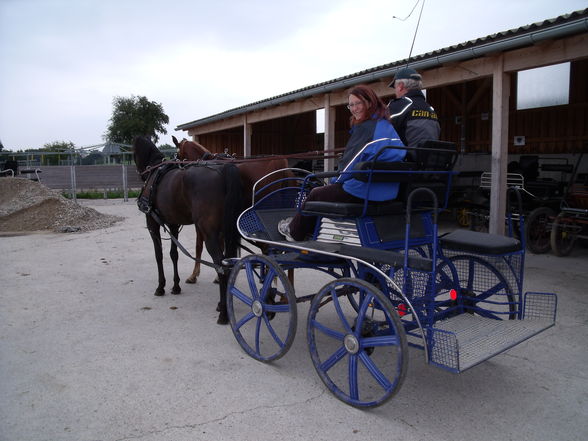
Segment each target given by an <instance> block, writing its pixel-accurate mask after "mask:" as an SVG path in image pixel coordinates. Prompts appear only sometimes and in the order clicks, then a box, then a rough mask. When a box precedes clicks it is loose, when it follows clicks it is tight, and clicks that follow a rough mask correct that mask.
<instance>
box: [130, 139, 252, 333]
mask: <svg viewBox="0 0 588 441" xmlns="http://www.w3.org/2000/svg"><path fill="white" fill-rule="evenodd" d="M133 156H134V161H135V165H136V167H137V171H138V172H139V174H140V175H141V178H142V180H143V181H144V185H143V189H142V190H141V194H140V196H139V198H138V199H137V203H138V204H139V208H140V209H141V211H143V212H145V213H146V219H147V229H148V230H149V234H150V235H151V239H152V241H153V246H154V249H155V260H156V262H157V270H158V286H157V289H156V290H155V295H156V296H162V295H164V294H165V282H166V280H165V275H164V271H163V252H162V246H161V235H160V227H161V226H164V229H165V228H168V229H169V233H170V236H171V238H172V243H171V250H170V257H171V260H172V262H173V268H174V278H173V282H174V284H173V287H172V290H171V292H172V294H180V293H181V288H180V285H179V281H180V278H179V275H178V267H177V263H178V250H177V247H178V243H177V238H178V235H179V230H180V226H181V225H192V224H194V225H195V226H196V231H197V232H198V233H199V236H198V237H200V238H201V240H204V243H205V244H206V249H207V251H208V252H209V254H210V256H211V258H212V261H213V266H214V267H215V269H216V271H217V274H218V277H219V283H220V287H219V288H220V300H219V304H218V308H217V310H218V311H219V316H218V320H217V323H219V324H227V323H228V315H227V308H226V285H227V276H228V275H227V273H226V271H225V270H224V268H223V266H222V260H223V259H224V258H225V257H236V256H237V250H238V246H239V240H240V235H239V232H238V230H237V217H238V216H239V214H240V212H241V199H242V194H241V180H240V177H239V173H238V170H237V168H236V167H235V165H234V164H231V163H226V164H205V163H201V164H198V163H195V164H188V165H186V164H180V163H178V162H171V161H164V155H163V154H162V153H161V152H160V151H159V150H158V149H157V147H156V146H155V144H153V142H152V141H151V140H150V139H149V138H147V137H136V138H135V139H134V141H133ZM223 241H224V244H223Z"/></svg>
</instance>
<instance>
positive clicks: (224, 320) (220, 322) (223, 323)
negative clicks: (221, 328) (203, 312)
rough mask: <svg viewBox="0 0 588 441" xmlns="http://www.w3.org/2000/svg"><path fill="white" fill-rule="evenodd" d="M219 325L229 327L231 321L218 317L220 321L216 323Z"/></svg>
mask: <svg viewBox="0 0 588 441" xmlns="http://www.w3.org/2000/svg"><path fill="white" fill-rule="evenodd" d="M216 324H217V325H228V324H229V319H228V318H226V317H222V316H221V315H219V316H218V320H217V321H216Z"/></svg>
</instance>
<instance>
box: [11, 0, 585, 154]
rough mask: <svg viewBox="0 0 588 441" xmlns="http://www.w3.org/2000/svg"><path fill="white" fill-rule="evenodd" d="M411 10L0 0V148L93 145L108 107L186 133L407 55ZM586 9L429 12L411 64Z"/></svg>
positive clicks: (429, 7) (337, 0)
mask: <svg viewBox="0 0 588 441" xmlns="http://www.w3.org/2000/svg"><path fill="white" fill-rule="evenodd" d="M415 3H416V0H403V1H400V0H361V1H357V0H350V1H348V0H294V1H292V0H290V1H280V0H247V1H244V0H234V1H228V0H216V1H215V0H213V1H211V0H206V1H201V0H0V140H1V141H2V143H3V144H4V148H5V149H7V150H17V149H26V148H40V147H43V145H44V144H47V143H51V142H55V141H71V142H73V143H74V144H75V146H76V147H86V146H90V145H95V144H100V143H102V142H104V141H103V135H104V133H105V132H106V128H107V126H108V124H109V119H110V117H111V115H112V101H113V98H114V97H116V96H121V97H130V96H131V95H138V96H146V97H147V98H148V99H149V100H151V101H155V102H158V103H160V104H161V105H162V106H163V108H164V111H165V113H166V114H167V115H168V116H169V118H170V124H169V125H168V127H167V129H168V133H167V135H163V136H161V137H160V141H159V142H160V144H161V143H169V144H172V142H171V135H173V134H175V135H176V136H179V137H183V136H185V135H186V133H185V132H179V133H178V132H175V131H174V128H175V127H176V126H178V125H180V124H183V123H186V122H190V121H193V120H195V119H199V118H203V117H206V116H210V115H213V114H216V113H220V112H223V111H225V110H229V109H232V108H235V107H239V106H243V105H246V104H249V103H252V102H256V101H259V100H263V99H265V98H269V97H272V96H275V95H279V94H283V93H287V92H291V91H293V90H296V89H299V88H302V87H306V86H309V85H312V84H316V83H320V82H323V81H328V80H332V79H335V78H338V77H341V76H344V75H349V74H352V73H355V72H358V71H361V70H364V69H368V68H372V67H376V66H380V65H382V64H387V63H391V62H394V61H397V60H400V59H403V58H406V57H408V55H409V51H410V46H411V43H412V39H413V36H414V32H415V28H416V24H417V20H418V14H419V12H420V8H421V4H419V5H418V6H417V7H416V9H415V10H414V12H413V14H412V15H411V16H410V17H409V18H408V19H406V20H405V21H401V20H399V19H395V18H394V16H396V17H399V18H402V19H404V18H406V17H407V16H408V15H409V14H410V12H411V10H412V9H413V6H414V4H415ZM586 6H587V4H586V0H560V1H553V0H532V1H531V0H492V1H485V2H481V1H479V0H426V2H425V6H424V9H423V14H422V19H421V23H420V28H419V31H418V34H417V36H416V41H415V44H414V49H413V55H418V54H422V53H426V52H429V51H432V50H435V49H440V48H443V47H447V46H451V45H454V44H457V43H461V42H464V41H468V40H472V39H475V38H479V37H484V36H487V35H490V34H493V33H496V32H500V31H504V30H508V29H513V28H517V27H519V26H524V25H527V24H530V23H534V22H537V21H542V20H545V19H549V18H554V17H557V16H559V15H562V14H566V13H570V12H572V11H576V10H580V9H583V8H585V7H586Z"/></svg>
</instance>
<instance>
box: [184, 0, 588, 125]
mask: <svg viewBox="0 0 588 441" xmlns="http://www.w3.org/2000/svg"><path fill="white" fill-rule="evenodd" d="M550 30H554V31H555V32H549V31H550ZM581 32H588V8H586V9H583V10H580V11H574V12H571V13H570V14H565V15H560V16H558V17H556V18H551V19H547V20H544V21H542V22H537V23H532V24H530V25H526V26H521V27H518V28H515V29H510V30H507V31H503V32H498V33H496V34H491V35H488V36H486V37H481V38H477V39H475V40H470V41H466V42H463V43H457V44H455V45H452V46H449V47H445V48H442V49H437V50H434V51H432V52H427V53H425V54H421V55H416V56H414V57H412V58H411V60H410V65H411V67H413V68H415V69H427V68H433V67H436V66H439V65H441V64H442V63H447V62H448V61H458V60H462V61H463V60H465V59H469V58H475V57H478V56H480V55H483V54H484V53H487V52H490V51H495V50H496V49H497V47H496V46H497V45H500V46H501V48H502V49H507V48H508V49H514V48H516V47H523V46H526V45H529V44H533V43H536V42H537V41H541V40H545V39H547V38H554V37H561V36H565V35H572V34H575V33H581ZM407 61H408V60H407V59H406V58H405V59H402V60H398V61H394V62H392V63H389V64H384V65H381V66H376V67H372V68H369V69H366V70H362V71H359V72H356V73H353V74H350V75H346V76H343V77H339V78H335V79H333V80H329V81H325V82H323V83H318V84H314V85H311V86H307V87H303V88H301V89H297V90H294V91H291V92H287V93H284V94H281V95H276V96H274V97H271V98H266V99H264V100H261V101H256V102H253V103H250V104H247V105H244V106H240V107H236V108H234V109H230V110H226V111H224V112H221V113H217V114H215V115H211V116H208V117H205V118H201V119H197V120H194V121H191V122H188V123H185V124H180V125H179V126H177V127H176V129H175V130H188V129H191V128H193V127H198V126H201V125H204V124H208V123H211V122H214V121H219V120H221V119H226V118H230V117H233V116H236V115H240V114H243V113H246V112H251V111H254V110H259V109H262V108H266V107H271V106H275V105H278V104H281V103H284V102H287V101H294V100H297V99H300V98H305V97H308V96H311V95H316V94H318V93H325V92H329V91H331V90H334V89H340V88H341V87H348V86H351V85H353V84H359V83H363V82H366V81H373V80H377V79H379V78H382V77H386V76H390V75H392V74H393V73H394V72H395V71H396V70H397V69H398V68H400V67H402V66H404V65H406V63H407Z"/></svg>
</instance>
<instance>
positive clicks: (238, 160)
mask: <svg viewBox="0 0 588 441" xmlns="http://www.w3.org/2000/svg"><path fill="white" fill-rule="evenodd" d="M344 150H345V149H344V148H338V149H333V150H314V151H309V152H305V153H292V154H289V155H266V156H247V157H233V156H230V155H229V157H227V158H218V157H213V158H211V159H197V160H194V161H188V160H183V161H177V162H179V163H180V164H193V163H200V162H207V163H209V164H210V163H213V164H222V163H227V162H230V163H233V164H243V163H247V162H261V161H274V160H276V159H290V158H293V159H307V158H335V157H337V153H340V152H343V151H344ZM325 153H331V154H330V155H327V154H325ZM215 155H219V154H218V153H217V154H215Z"/></svg>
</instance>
